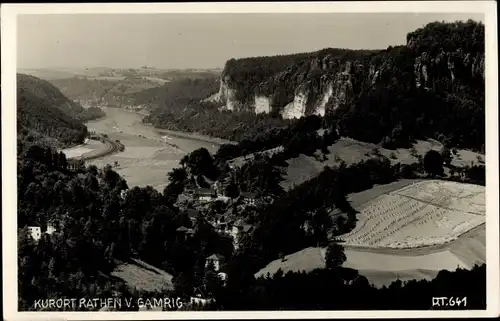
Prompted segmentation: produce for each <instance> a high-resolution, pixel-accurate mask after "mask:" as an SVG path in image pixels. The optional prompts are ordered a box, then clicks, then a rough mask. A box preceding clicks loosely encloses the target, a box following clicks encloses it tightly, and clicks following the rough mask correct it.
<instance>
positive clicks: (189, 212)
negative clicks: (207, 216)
mask: <svg viewBox="0 0 500 321" xmlns="http://www.w3.org/2000/svg"><path fill="white" fill-rule="evenodd" d="M186 214H187V216H188V217H189V219H190V220H191V223H193V224H194V223H196V221H197V220H198V218H199V217H200V216H201V213H200V211H198V210H195V209H191V208H190V209H187V210H186Z"/></svg>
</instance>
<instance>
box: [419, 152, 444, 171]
mask: <svg viewBox="0 0 500 321" xmlns="http://www.w3.org/2000/svg"><path fill="white" fill-rule="evenodd" d="M424 170H425V171H426V172H427V173H428V174H429V175H431V176H440V175H443V172H444V169H443V158H442V157H441V154H440V153H439V152H438V151H435V150H430V151H428V152H427V153H426V154H425V156H424Z"/></svg>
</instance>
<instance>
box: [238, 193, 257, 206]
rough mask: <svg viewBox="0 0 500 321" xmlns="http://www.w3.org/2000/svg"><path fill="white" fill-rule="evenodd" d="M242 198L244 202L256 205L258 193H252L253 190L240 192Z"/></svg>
mask: <svg viewBox="0 0 500 321" xmlns="http://www.w3.org/2000/svg"><path fill="white" fill-rule="evenodd" d="M240 196H241V199H242V200H243V203H245V204H247V205H251V206H254V205H255V200H256V199H257V194H256V193H252V192H242V193H241V194H240Z"/></svg>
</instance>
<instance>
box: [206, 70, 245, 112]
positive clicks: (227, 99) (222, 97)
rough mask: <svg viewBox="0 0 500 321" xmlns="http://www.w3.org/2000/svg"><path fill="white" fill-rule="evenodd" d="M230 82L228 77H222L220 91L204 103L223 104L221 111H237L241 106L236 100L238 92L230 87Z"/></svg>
mask: <svg viewBox="0 0 500 321" xmlns="http://www.w3.org/2000/svg"><path fill="white" fill-rule="evenodd" d="M229 80H230V78H229V77H228V76H225V77H221V80H220V88H219V91H218V92H217V93H215V94H214V95H212V96H210V97H208V98H206V99H205V100H204V101H206V102H214V103H219V104H222V105H223V106H222V107H221V109H224V110H231V111H234V110H236V109H237V107H238V105H239V103H238V101H237V99H236V90H235V89H233V88H231V87H230V86H229V85H228V82H229Z"/></svg>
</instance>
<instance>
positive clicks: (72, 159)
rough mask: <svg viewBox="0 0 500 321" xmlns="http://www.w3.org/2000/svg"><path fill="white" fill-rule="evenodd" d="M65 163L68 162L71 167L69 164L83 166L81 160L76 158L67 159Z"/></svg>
mask: <svg viewBox="0 0 500 321" xmlns="http://www.w3.org/2000/svg"><path fill="white" fill-rule="evenodd" d="M67 162H68V165H71V164H75V165H79V164H83V160H81V159H77V158H68V159H67Z"/></svg>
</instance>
